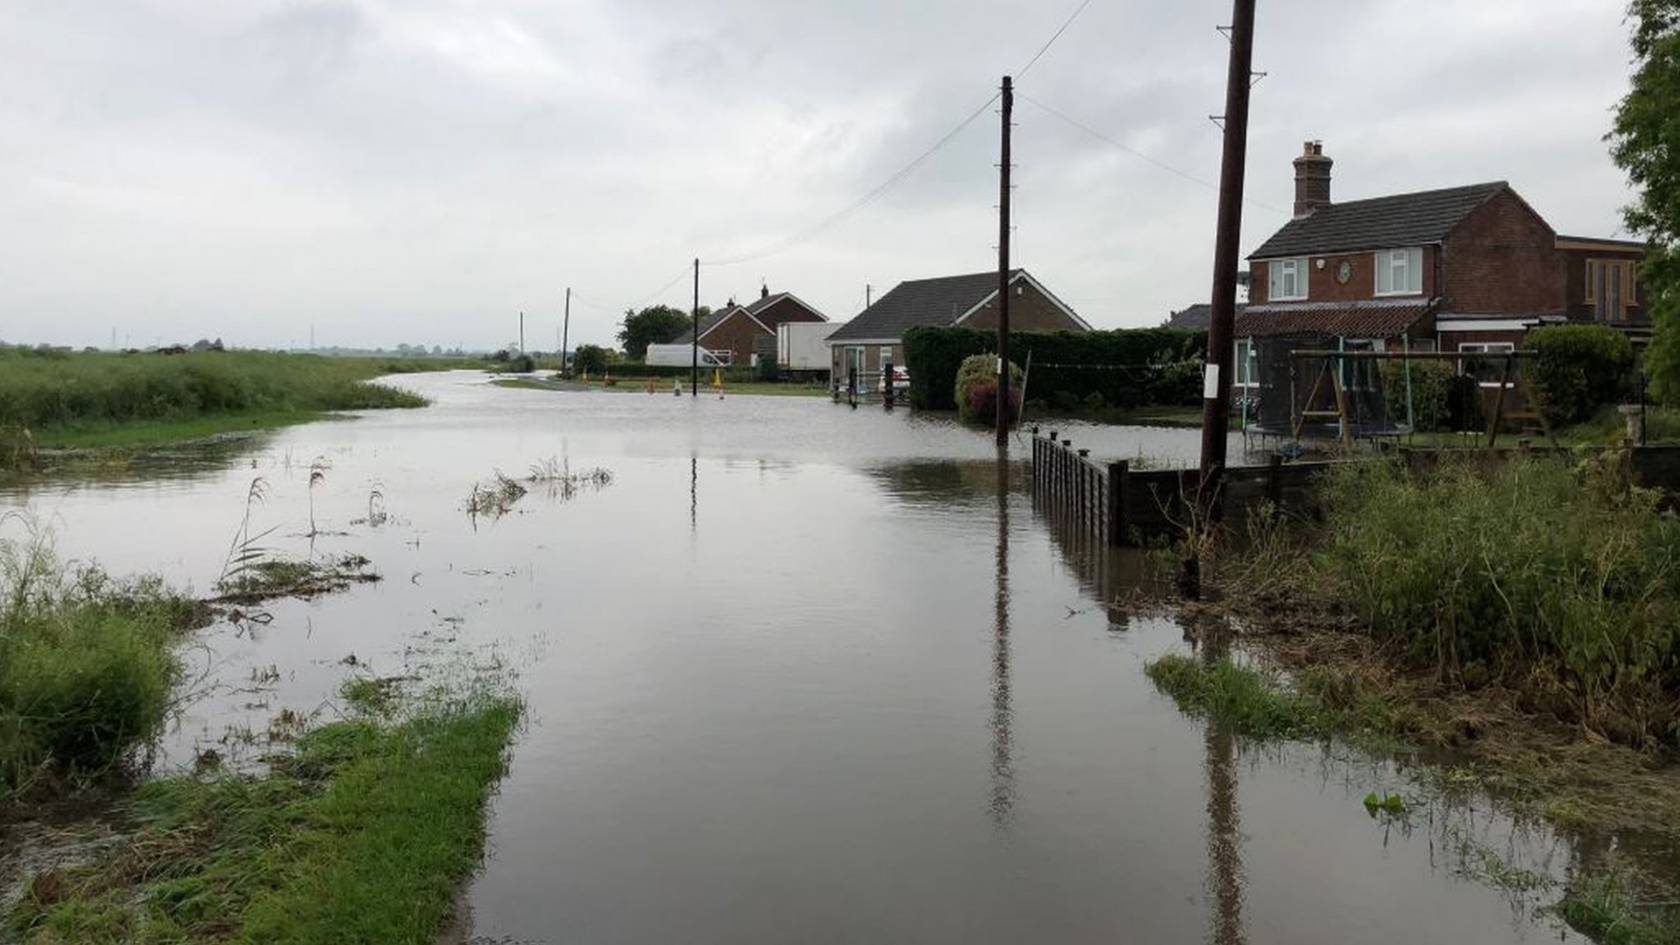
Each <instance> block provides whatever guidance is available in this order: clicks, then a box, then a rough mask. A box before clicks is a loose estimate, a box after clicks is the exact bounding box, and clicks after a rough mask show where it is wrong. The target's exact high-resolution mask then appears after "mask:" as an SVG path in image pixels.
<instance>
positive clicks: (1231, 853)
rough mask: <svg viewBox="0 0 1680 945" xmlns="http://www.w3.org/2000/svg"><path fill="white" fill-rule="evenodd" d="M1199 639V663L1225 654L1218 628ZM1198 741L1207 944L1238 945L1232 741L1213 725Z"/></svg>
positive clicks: (1238, 820) (1238, 855)
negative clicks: (1203, 792)
mask: <svg viewBox="0 0 1680 945" xmlns="http://www.w3.org/2000/svg"><path fill="white" fill-rule="evenodd" d="M1186 634H1187V635H1188V634H1189V631H1188V630H1187V631H1186ZM1203 639H1204V641H1205V642H1204V645H1203V646H1202V647H1201V658H1202V661H1203V662H1204V663H1206V664H1208V665H1212V664H1214V663H1217V662H1218V661H1219V660H1220V659H1222V658H1223V657H1224V656H1225V655H1226V653H1227V652H1228V650H1229V640H1228V637H1227V634H1226V633H1225V632H1224V629H1223V628H1220V627H1213V628H1210V629H1209V630H1208V631H1207V632H1206V634H1205V635H1204V637H1203ZM1202 737H1203V743H1204V748H1205V750H1206V760H1205V762H1204V764H1203V769H1204V770H1205V772H1206V774H1207V814H1208V833H1207V856H1208V867H1207V893H1208V896H1209V897H1210V898H1211V900H1212V902H1213V915H1212V916H1211V917H1210V923H1209V930H1208V941H1209V942H1212V943H1213V945H1242V943H1243V942H1244V941H1245V937H1244V935H1243V920H1242V905H1243V867H1242V815H1241V812H1240V810H1239V808H1238V805H1237V772H1236V739H1235V737H1234V736H1233V735H1232V734H1231V731H1230V729H1229V728H1227V727H1226V726H1224V725H1218V724H1214V723H1212V722H1210V723H1209V724H1208V726H1207V729H1206V731H1205V732H1204V733H1203V736H1202Z"/></svg>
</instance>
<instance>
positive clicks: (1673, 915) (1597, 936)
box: [1551, 868, 1680, 945]
mask: <svg viewBox="0 0 1680 945" xmlns="http://www.w3.org/2000/svg"><path fill="white" fill-rule="evenodd" d="M1551 911H1553V912H1554V913H1556V914H1557V915H1558V917H1559V918H1562V919H1563V920H1564V921H1565V922H1567V923H1569V925H1570V927H1571V928H1573V929H1575V930H1576V931H1577V932H1580V933H1581V934H1582V935H1585V936H1587V937H1588V938H1591V939H1592V940H1593V941H1595V942H1598V943H1599V945H1673V943H1675V942H1680V905H1677V904H1676V903H1674V902H1671V901H1667V902H1662V903H1641V902H1640V901H1639V900H1638V898H1637V895H1636V891H1635V887H1634V884H1633V883H1632V882H1631V880H1630V879H1629V878H1628V876H1627V874H1626V873H1625V872H1623V871H1622V870H1620V869H1615V868H1611V869H1605V870H1599V871H1595V872H1590V873H1587V874H1586V875H1584V876H1580V877H1578V878H1577V879H1576V880H1575V881H1574V882H1572V883H1570V884H1569V888H1568V889H1567V890H1566V891H1565V893H1564V896H1563V899H1562V900H1561V901H1559V902H1558V903H1557V905H1555V906H1553V907H1552V909H1551Z"/></svg>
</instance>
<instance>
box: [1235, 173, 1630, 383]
mask: <svg viewBox="0 0 1680 945" xmlns="http://www.w3.org/2000/svg"><path fill="white" fill-rule="evenodd" d="M1332 165H1333V161H1332V160H1331V159H1330V158H1329V157H1328V156H1327V155H1325V154H1324V150H1323V147H1322V145H1320V144H1319V143H1318V142H1316V141H1309V142H1307V143H1306V145H1305V147H1304V149H1303V153H1302V154H1301V156H1300V157H1297V158H1296V159H1295V161H1294V166H1295V216H1294V219H1292V220H1290V221H1289V222H1288V223H1286V224H1285V225H1284V226H1283V228H1282V229H1280V230H1278V231H1277V232H1276V233H1274V234H1273V235H1272V236H1271V238H1269V239H1267V240H1266V241H1265V242H1264V243H1262V244H1261V245H1260V247H1259V248H1258V249H1256V250H1255V251H1254V253H1253V254H1252V255H1251V256H1250V257H1249V261H1250V273H1249V280H1250V282H1249V286H1250V290H1249V303H1248V305H1246V306H1244V307H1242V308H1241V309H1240V311H1239V313H1238V316H1237V320H1236V325H1235V336H1236V338H1237V341H1236V345H1237V352H1236V355H1237V357H1236V361H1235V364H1236V374H1237V376H1236V377H1235V378H1233V382H1234V383H1235V385H1236V387H1237V389H1238V391H1239V393H1241V392H1243V391H1244V390H1246V389H1248V388H1252V387H1255V386H1258V384H1259V373H1260V370H1261V366H1260V365H1259V364H1258V363H1257V362H1258V359H1257V356H1256V348H1257V346H1264V347H1267V348H1269V349H1277V348H1279V347H1281V346H1274V345H1266V344H1264V342H1265V340H1266V339H1284V338H1287V339H1294V340H1297V341H1299V342H1300V343H1301V344H1303V345H1307V346H1312V345H1328V346H1331V347H1337V346H1340V347H1345V348H1349V349H1355V350H1360V349H1364V350H1379V351H1380V350H1385V349H1388V350H1397V349H1399V348H1400V347H1407V348H1409V349H1411V350H1424V351H1429V350H1441V351H1464V352H1467V353H1470V352H1485V351H1494V352H1497V351H1509V350H1512V349H1514V348H1515V347H1516V346H1517V345H1519V344H1520V343H1521V341H1522V338H1523V335H1524V334H1526V333H1527V331H1528V330H1529V329H1530V328H1533V327H1535V326H1537V325H1542V324H1551V323H1562V322H1566V321H1571V320H1575V321H1602V322H1604V323H1606V324H1611V325H1614V326H1616V327H1618V328H1621V329H1623V330H1626V331H1629V333H1630V334H1632V335H1634V337H1635V339H1636V340H1640V339H1641V337H1642V336H1641V332H1643V337H1648V335H1649V329H1650V323H1649V320H1648V318H1647V317H1646V314H1645V308H1644V306H1643V304H1642V300H1643V294H1642V290H1641V289H1640V288H1639V286H1638V285H1637V284H1636V280H1635V279H1634V267H1633V262H1634V261H1636V260H1637V259H1638V258H1639V256H1640V255H1641V254H1642V253H1643V250H1644V247H1643V245H1642V244H1638V243H1626V242H1619V241H1612V240H1597V239H1582V238H1576V237H1559V236H1558V235H1557V233H1556V232H1555V231H1554V230H1553V229H1552V227H1551V226H1550V225H1549V224H1548V223H1547V222H1546V220H1545V219H1544V218H1543V217H1541V216H1540V214H1539V213H1537V212H1536V211H1535V210H1534V208H1533V207H1531V206H1529V204H1528V203H1527V201H1525V200H1523V198H1522V197H1521V196H1520V195H1518V194H1517V192H1516V191H1515V190H1514V189H1512V187H1511V185H1510V184H1508V183H1506V182H1504V181H1496V182H1492V183H1485V184H1473V185H1470V186H1465V187H1452V188H1447V189H1443V190H1430V191H1422V192H1419V193H1410V194H1399V195H1394V196H1386V197H1376V198H1372V199H1367V200H1356V201H1350V202H1346V203H1335V202H1333V201H1332V200H1331V197H1330V183H1331V175H1330V171H1331V167H1332Z"/></svg>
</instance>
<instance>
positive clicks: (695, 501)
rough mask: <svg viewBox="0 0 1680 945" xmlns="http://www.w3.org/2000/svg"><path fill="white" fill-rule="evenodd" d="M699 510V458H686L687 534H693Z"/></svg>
mask: <svg viewBox="0 0 1680 945" xmlns="http://www.w3.org/2000/svg"><path fill="white" fill-rule="evenodd" d="M699 509H700V457H698V456H690V457H689V458H688V533H689V534H690V535H692V534H694V533H695V531H696V525H697V523H698V518H699Z"/></svg>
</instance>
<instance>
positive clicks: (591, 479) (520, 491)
mask: <svg viewBox="0 0 1680 945" xmlns="http://www.w3.org/2000/svg"><path fill="white" fill-rule="evenodd" d="M612 478H613V477H612V472H611V471H609V470H606V469H602V468H600V467H598V466H597V467H595V468H593V469H586V470H583V471H582V472H572V469H571V466H570V465H569V464H568V463H566V462H565V461H563V460H560V459H558V458H555V457H552V456H551V457H549V458H547V459H544V460H542V461H541V462H537V463H533V464H532V465H531V467H530V472H529V474H528V475H527V476H526V477H525V478H524V479H510V478H509V477H507V476H505V475H503V474H502V472H501V470H497V471H496V472H495V473H494V475H492V477H491V478H490V479H489V480H488V481H486V482H475V483H473V487H472V492H470V493H468V494H467V502H466V510H467V514H468V515H470V516H473V517H475V518H476V517H477V516H480V515H483V516H485V517H487V518H492V519H496V518H501V517H502V516H503V515H506V514H507V513H508V512H510V511H512V510H513V506H514V505H515V504H516V503H517V502H518V501H519V500H520V499H523V498H524V497H525V495H526V493H528V492H530V491H531V490H532V489H534V488H541V489H543V490H544V491H545V492H546V493H547V495H548V496H549V498H552V499H558V500H560V501H562V502H565V501H569V500H571V499H573V498H575V497H576V496H577V495H578V493H580V492H583V491H584V490H587V489H604V488H606V487H607V486H609V485H611V484H612Z"/></svg>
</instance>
